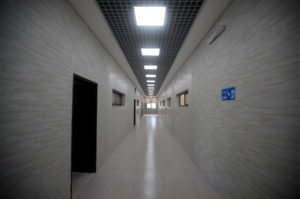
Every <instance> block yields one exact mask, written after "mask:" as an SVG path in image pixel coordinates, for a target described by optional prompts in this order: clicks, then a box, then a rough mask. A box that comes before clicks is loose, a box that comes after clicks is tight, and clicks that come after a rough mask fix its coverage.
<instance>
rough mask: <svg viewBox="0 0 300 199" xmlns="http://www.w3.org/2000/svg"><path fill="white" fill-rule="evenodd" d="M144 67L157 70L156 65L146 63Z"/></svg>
mask: <svg viewBox="0 0 300 199" xmlns="http://www.w3.org/2000/svg"><path fill="white" fill-rule="evenodd" d="M144 69H145V70H157V66H156V65H145V66H144Z"/></svg>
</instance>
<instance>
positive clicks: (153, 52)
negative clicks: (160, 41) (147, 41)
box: [141, 48, 159, 56]
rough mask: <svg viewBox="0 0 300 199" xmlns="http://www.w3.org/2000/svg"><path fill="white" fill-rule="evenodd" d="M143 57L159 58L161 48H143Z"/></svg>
mask: <svg viewBox="0 0 300 199" xmlns="http://www.w3.org/2000/svg"><path fill="white" fill-rule="evenodd" d="M141 50H142V55H143V56H158V55H159V48H142V49H141Z"/></svg>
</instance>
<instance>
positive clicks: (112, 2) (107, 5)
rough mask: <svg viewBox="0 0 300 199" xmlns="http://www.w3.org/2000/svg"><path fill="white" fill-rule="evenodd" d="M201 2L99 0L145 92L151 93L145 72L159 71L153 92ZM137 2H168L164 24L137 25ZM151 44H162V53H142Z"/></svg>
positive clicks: (155, 90) (198, 0) (160, 3)
mask: <svg viewBox="0 0 300 199" xmlns="http://www.w3.org/2000/svg"><path fill="white" fill-rule="evenodd" d="M202 2H203V0H153V1H152V0H148V1H146V0H98V5H99V7H100V8H101V10H102V12H103V14H104V16H105V18H106V20H107V22H108V24H109V26H110V28H111V29H112V31H113V33H114V35H115V37H116V39H117V41H118V42H119V45H120V47H121V48H122V50H123V52H124V54H125V56H126V58H127V60H128V63H129V64H130V66H131V68H132V70H133V72H134V73H135V75H136V77H137V79H138V81H139V82H140V84H141V86H142V88H143V89H144V92H145V94H148V95H149V93H148V89H147V81H146V73H147V74H156V78H155V89H154V92H153V95H156V94H157V92H158V91H159V88H160V87H161V85H162V83H163V81H164V79H165V77H166V75H167V73H168V71H169V69H170V67H171V65H172V64H173V62H174V59H175V57H176V55H177V53H178V51H179V49H180V46H181V45H182V43H183V41H184V38H185V37H186V35H187V33H188V31H189V29H190V27H191V25H192V23H193V21H194V20H195V17H196V16H197V13H198V11H199V9H200V7H201V5H202ZM135 6H165V7H166V16H165V23H164V26H137V25H136V20H135V15H134V7H135ZM151 47H152V48H160V55H159V56H157V57H156V56H142V54H141V48H151ZM144 65H157V70H145V69H144ZM149 79H151V78H149ZM152 79H153V78H152Z"/></svg>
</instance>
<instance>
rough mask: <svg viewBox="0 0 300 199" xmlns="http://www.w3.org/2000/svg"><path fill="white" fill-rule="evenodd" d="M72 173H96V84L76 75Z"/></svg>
mask: <svg viewBox="0 0 300 199" xmlns="http://www.w3.org/2000/svg"><path fill="white" fill-rule="evenodd" d="M71 151H72V163H71V168H72V172H88V173H94V172H96V160H97V84H96V83H95V82H92V81H90V80H87V79H85V78H83V77H80V76H78V75H74V78H73V110H72V147H71Z"/></svg>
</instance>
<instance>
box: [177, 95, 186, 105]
mask: <svg viewBox="0 0 300 199" xmlns="http://www.w3.org/2000/svg"><path fill="white" fill-rule="evenodd" d="M187 95H188V91H184V92H182V93H179V94H177V96H178V98H179V104H178V105H179V106H188V103H187Z"/></svg>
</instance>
